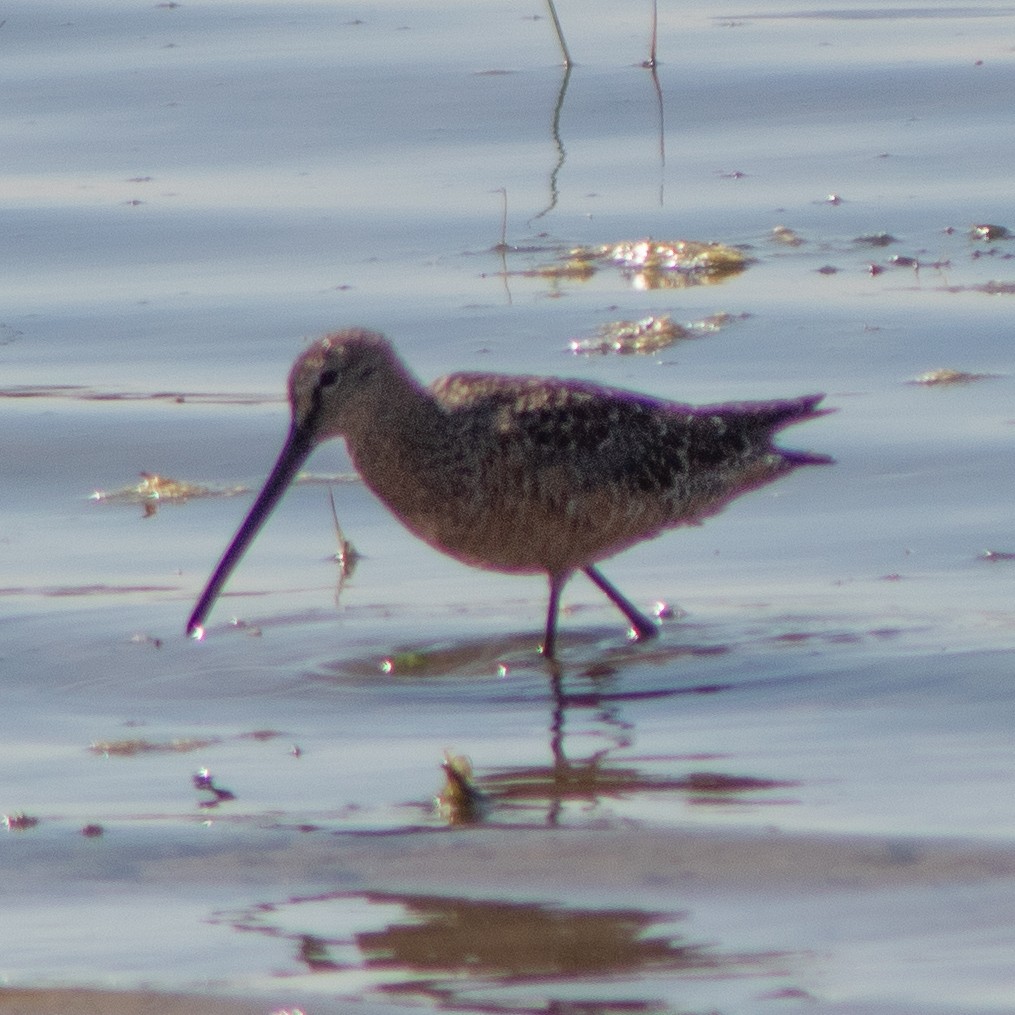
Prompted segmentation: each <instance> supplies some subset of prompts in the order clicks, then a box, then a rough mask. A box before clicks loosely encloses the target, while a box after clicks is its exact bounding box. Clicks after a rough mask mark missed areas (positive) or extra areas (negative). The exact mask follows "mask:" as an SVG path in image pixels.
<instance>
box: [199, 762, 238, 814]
mask: <svg viewBox="0 0 1015 1015" xmlns="http://www.w3.org/2000/svg"><path fill="white" fill-rule="evenodd" d="M193 783H194V789H199V790H203V791H204V792H206V793H212V794H214V796H213V798H212V799H211V800H202V801H200V803H198V807H218V805H219V804H220V803H223V802H224V801H227V800H235V799H236V794H235V793H233V792H231V791H230V790H228V789H222V788H221V787H220V786H216V785H215V782H214V780H213V778H212V774H211V772H209V771H208V769H207V768H202V769H201V770H200V771H199V772H195V773H194V777H193Z"/></svg>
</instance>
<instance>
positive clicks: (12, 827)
mask: <svg viewBox="0 0 1015 1015" xmlns="http://www.w3.org/2000/svg"><path fill="white" fill-rule="evenodd" d="M38 823H39V819H38V818H33V817H32V816H31V814H24V813H22V812H19V813H17V814H5V815H4V825H5V826H6V828H7V829H8V830H9V831H11V832H26V831H28V829H29V828H34V827H35V826H36V825H37V824H38Z"/></svg>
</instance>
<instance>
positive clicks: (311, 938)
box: [212, 890, 786, 1015]
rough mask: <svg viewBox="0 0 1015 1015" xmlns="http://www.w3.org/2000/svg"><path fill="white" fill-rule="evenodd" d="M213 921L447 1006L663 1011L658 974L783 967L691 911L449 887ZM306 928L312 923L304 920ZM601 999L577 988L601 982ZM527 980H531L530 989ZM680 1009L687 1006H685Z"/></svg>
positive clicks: (273, 908)
mask: <svg viewBox="0 0 1015 1015" xmlns="http://www.w3.org/2000/svg"><path fill="white" fill-rule="evenodd" d="M212 922H213V923H218V924H224V925H227V926H232V927H234V928H235V929H236V930H237V931H240V932H242V933H244V934H250V933H255V934H258V935H260V936H263V937H266V938H269V939H273V940H280V941H282V942H285V944H286V947H287V948H291V949H292V952H291V954H292V958H293V960H294V961H295V964H296V967H297V968H299V969H301V970H305V971H306V972H309V973H312V974H315V975H317V976H318V977H330V979H329V980H324V981H323V982H322V984H321V985H322V986H324V985H325V984H331V985H333V989H334V990H336V991H338V992H339V993H343V994H346V995H347V994H348V992H349V991H350V990H354V991H355V992H356V993H361V992H362V991H364V990H368V991H373V992H376V993H378V994H381V995H383V996H386V997H388V998H390V999H395V1000H400V1001H402V1002H406V1001H421V1000H422V1001H429V1002H430V1003H431V1004H434V1005H435V1006H436V1008H437V1009H439V1010H444V1011H461V1010H468V1011H470V1012H491V1013H494V1012H501V1013H503V1012H506V1011H511V1012H517V1013H519V1015H530V1013H531V1015H546V1013H547V1012H552V1011H580V1012H581V1013H582V1015H620V1013H631V1012H649V1011H652V1012H660V1011H670V1010H672V1009H670V1008H669V1007H667V1006H665V1003H664V1002H662V1001H661V999H660V997H659V995H660V994H661V993H664V992H665V986H664V985H663V983H664V981H663V980H661V979H660V978H662V977H667V978H670V979H672V978H677V979H679V980H684V981H685V982H700V981H702V980H716V981H719V980H726V979H728V978H730V977H745V976H755V977H757V976H769V975H772V974H773V973H775V972H778V973H784V966H785V961H786V956H785V955H784V954H780V953H777V952H771V951H768V952H765V951H758V952H749V951H738V950H734V949H729V948H723V947H721V946H720V945H718V944H716V943H715V942H708V943H706V942H704V941H697V940H693V939H691V938H689V937H688V933H687V932H688V930H689V927H688V924H689V922H690V917H689V914H687V913H686V912H662V911H651V910H647V909H640V908H635V907H632V906H628V907H626V908H597V907H591V906H583V905H580V904H578V905H559V904H551V903H546V902H533V901H518V900H508V899H475V898H469V897H465V896H464V895H459V894H455V893H448V894H435V893H413V892H396V891H370V890H367V891H362V892H338V891H336V892H325V893H321V894H319V895H309V896H300V897H295V898H290V899H287V900H284V901H283V900H278V901H272V902H265V903H260V904H256V905H254V906H252V907H250V908H248V909H246V910H243V911H238V912H229V913H219V914H216V916H215V917H213V920H212ZM311 928H313V929H311ZM604 978H608V979H609V981H610V983H611V985H612V986H611V989H610V990H609V991H607V992H602V991H600V996H601V1000H588V1001H582V1002H581V1003H580V1005H579V1006H577V1007H576V1005H575V1002H574V1001H573V999H572V1000H570V1001H569V1000H568V998H573V994H574V990H575V988H576V986H577V987H578V989H582V988H584V989H586V990H587V989H589V988H590V987H591V986H592V985H593V984H599V985H600V986H601V985H602V983H603V981H604ZM533 988H537V990H536V993H535V994H533V992H532V991H533ZM681 1010H682V1009H681Z"/></svg>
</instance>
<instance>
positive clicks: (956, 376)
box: [907, 367, 997, 388]
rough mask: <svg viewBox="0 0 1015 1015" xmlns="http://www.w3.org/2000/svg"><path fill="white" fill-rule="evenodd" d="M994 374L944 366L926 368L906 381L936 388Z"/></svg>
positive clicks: (977, 379)
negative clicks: (925, 370) (976, 372)
mask: <svg viewBox="0 0 1015 1015" xmlns="http://www.w3.org/2000/svg"><path fill="white" fill-rule="evenodd" d="M996 376H997V374H973V373H968V372H966V371H965V370H952V369H950V368H948V367H945V368H942V369H940V370H928V371H927V372H926V373H924V374H920V375H919V376H918V377H914V378H913V379H912V380H911V381H908V382H907V383H909V384H922V385H923V386H924V387H925V388H937V387H945V386H947V385H949V384H971V383H972V382H973V381H985V380H987V379H989V378H991V377H996Z"/></svg>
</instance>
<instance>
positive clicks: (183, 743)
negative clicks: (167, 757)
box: [88, 737, 219, 758]
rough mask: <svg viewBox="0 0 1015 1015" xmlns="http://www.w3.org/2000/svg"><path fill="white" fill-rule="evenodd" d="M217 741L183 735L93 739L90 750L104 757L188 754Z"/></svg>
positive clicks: (215, 739) (215, 738)
mask: <svg viewBox="0 0 1015 1015" xmlns="http://www.w3.org/2000/svg"><path fill="white" fill-rule="evenodd" d="M217 743H219V740H218V738H217V737H213V738H211V739H197V738H193V737H181V738H178V739H176V740H164V741H162V742H161V743H159V742H156V741H152V740H145V739H144V738H136V739H131V740H93V741H92V743H91V745H90V746H89V748H88V750H89V751H91V752H92V754H101V755H103V757H111V756H116V757H121V758H130V757H133V756H134V755H136V754H186V753H187V752H188V751H200V750H203V749H204V748H206V747H211V746H213V745H214V744H217Z"/></svg>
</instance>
